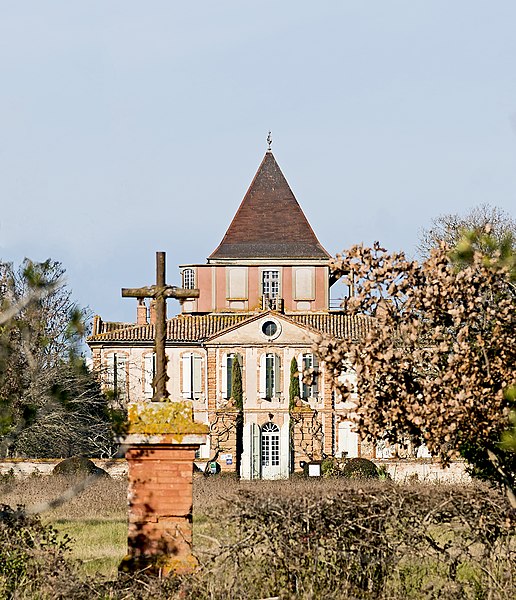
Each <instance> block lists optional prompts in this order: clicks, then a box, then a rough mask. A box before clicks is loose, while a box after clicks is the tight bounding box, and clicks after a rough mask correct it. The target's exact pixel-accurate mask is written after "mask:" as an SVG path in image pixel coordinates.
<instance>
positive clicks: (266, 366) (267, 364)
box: [260, 352, 281, 400]
mask: <svg viewBox="0 0 516 600" xmlns="http://www.w3.org/2000/svg"><path fill="white" fill-rule="evenodd" d="M280 369H281V358H280V357H279V356H278V355H277V354H275V353H274V352H267V353H266V354H262V355H261V357H260V397H261V398H264V399H266V400H272V399H273V398H277V397H279V396H280V395H281V381H280V374H281V371H280Z"/></svg>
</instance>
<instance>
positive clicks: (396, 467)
mask: <svg viewBox="0 0 516 600" xmlns="http://www.w3.org/2000/svg"><path fill="white" fill-rule="evenodd" d="M58 462H60V459H33V460H27V459H4V460H2V461H0V475H6V474H8V473H11V472H12V473H14V475H15V476H17V477H29V476H31V475H48V474H49V473H51V472H52V469H53V468H54V467H55V466H56V465H57V463H58ZM93 462H94V463H95V464H96V465H97V467H100V468H102V469H104V470H106V471H107V472H108V473H109V474H110V475H111V477H115V478H122V477H126V476H127V462H126V461H125V459H123V458H121V459H116V460H108V459H97V458H95V459H93ZM374 462H375V463H376V465H378V466H384V467H385V469H386V470H387V472H388V473H389V475H390V476H391V477H392V479H393V480H394V481H397V482H400V483H405V482H408V481H414V480H418V481H423V482H425V483H468V482H469V481H470V480H471V478H470V477H469V475H468V474H467V473H466V469H465V465H464V463H463V462H462V461H456V462H452V463H451V464H450V466H449V467H447V468H445V469H443V467H441V465H440V464H439V462H437V461H436V460H432V459H413V460H410V459H403V460H399V459H398V460H395V459H385V460H375V461H374ZM200 466H201V467H203V465H200ZM11 469H12V471H11Z"/></svg>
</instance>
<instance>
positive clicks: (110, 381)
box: [106, 354, 115, 389]
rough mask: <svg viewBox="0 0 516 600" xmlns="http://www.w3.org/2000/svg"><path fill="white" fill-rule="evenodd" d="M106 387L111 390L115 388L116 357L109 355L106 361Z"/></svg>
mask: <svg viewBox="0 0 516 600" xmlns="http://www.w3.org/2000/svg"><path fill="white" fill-rule="evenodd" d="M106 366H107V369H106V386H107V387H108V388H110V389H113V388H114V387H115V355H114V354H108V357H107V360H106Z"/></svg>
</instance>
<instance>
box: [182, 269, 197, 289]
mask: <svg viewBox="0 0 516 600" xmlns="http://www.w3.org/2000/svg"><path fill="white" fill-rule="evenodd" d="M183 287H184V288H185V289H187V290H193V289H195V271H194V270H193V269H183Z"/></svg>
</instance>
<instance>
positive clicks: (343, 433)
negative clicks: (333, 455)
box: [337, 421, 358, 458]
mask: <svg viewBox="0 0 516 600" xmlns="http://www.w3.org/2000/svg"><path fill="white" fill-rule="evenodd" d="M338 448H339V449H338V454H337V456H338V457H339V458H340V457H342V458H354V457H356V456H358V433H356V431H354V430H353V424H352V423H351V422H350V421H342V422H341V423H339V439H338Z"/></svg>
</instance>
